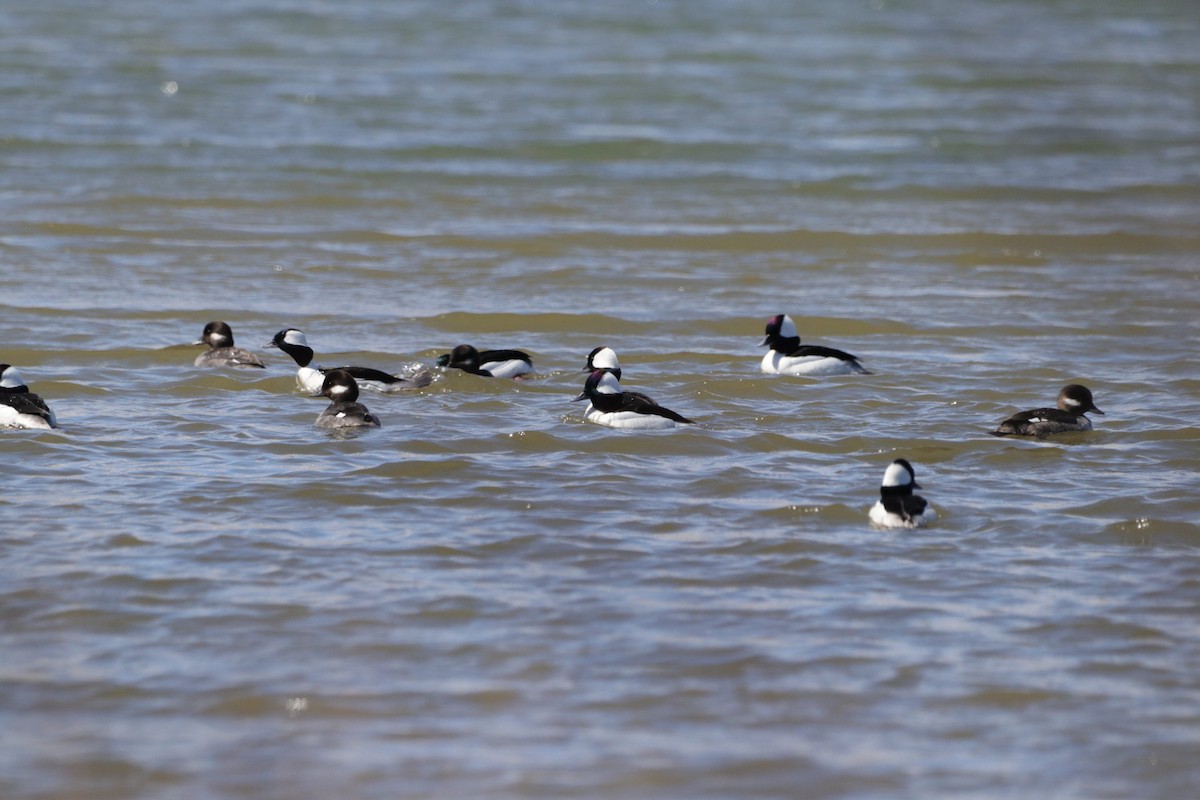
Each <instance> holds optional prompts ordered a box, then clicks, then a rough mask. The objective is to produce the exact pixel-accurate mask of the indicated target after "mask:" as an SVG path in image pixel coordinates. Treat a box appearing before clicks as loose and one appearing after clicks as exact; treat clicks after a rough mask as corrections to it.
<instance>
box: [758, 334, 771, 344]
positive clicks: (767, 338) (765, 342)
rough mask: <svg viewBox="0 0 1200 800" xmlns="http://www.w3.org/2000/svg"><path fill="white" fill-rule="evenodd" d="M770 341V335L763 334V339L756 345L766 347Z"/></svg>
mask: <svg viewBox="0 0 1200 800" xmlns="http://www.w3.org/2000/svg"><path fill="white" fill-rule="evenodd" d="M770 343H771V337H770V336H764V337H763V340H762V341H761V342H759V343H758V346H759V347H766V346H767V345H769V344H770Z"/></svg>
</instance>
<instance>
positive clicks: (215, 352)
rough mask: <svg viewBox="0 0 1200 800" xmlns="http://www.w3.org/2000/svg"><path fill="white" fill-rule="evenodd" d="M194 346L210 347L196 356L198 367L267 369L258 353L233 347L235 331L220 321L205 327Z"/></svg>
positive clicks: (214, 321)
mask: <svg viewBox="0 0 1200 800" xmlns="http://www.w3.org/2000/svg"><path fill="white" fill-rule="evenodd" d="M192 345H193V346H194V345H208V347H209V349H208V350H207V351H205V352H203V353H201V354H200V355H198V356H196V361H195V365H196V366H197V367H240V368H250V367H257V368H259V369H265V366H266V365H264V364H263V361H262V359H261V358H259V356H258V354H257V353H252V352H250V351H249V350H245V349H243V348H241V347H234V346H233V329H232V328H230V327H229V326H228V325H226V324H225V323H224V322H221V321H220V320H213V321H212V322H210V323H208V324H207V325H205V326H204V332H203V333H202V334H200V338H199V339H197V340H196V341H194V342H192Z"/></svg>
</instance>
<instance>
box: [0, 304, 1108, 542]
mask: <svg viewBox="0 0 1200 800" xmlns="http://www.w3.org/2000/svg"><path fill="white" fill-rule="evenodd" d="M192 344H194V345H205V346H207V347H208V348H209V349H208V350H206V351H205V352H204V353H201V354H200V355H199V356H198V357H197V358H196V361H195V365H196V366H198V367H238V368H251V369H253V368H260V369H261V368H263V367H265V364H264V363H263V360H262V358H260V357H259V356H258V355H257V354H256V353H253V352H251V351H249V350H245V349H243V348H241V347H238V346H236V345H235V344H234V340H233V331H232V330H231V329H230V327H229V325H227V324H226V323H224V322H221V321H214V322H210V323H208V324H207V325H206V326H205V327H204V332H203V333H202V335H201V337H200V339H199V340H198V341H195V342H193V343H192ZM762 346H765V347H767V348H768V350H767V354H766V355H765V356H764V357H763V359H762V364H761V369H762V371H763V372H765V373H769V374H775V375H804V376H814V377H815V376H825V375H849V374H870V372H869V371H868V370H867V369H866V368H865V367H863V365H862V364H861V363H859V360H858V358H856V357H855V356H853V355H851V354H849V353H846V352H844V351H841V350H835V349H833V348H829V347H821V346H818V345H803V344H801V343H800V335H799V334H798V333H797V331H796V325H795V323H794V322H793V321H792V318H791V317H789V316H787V315H786V314H777V315H776V316H773V317H771V318H770V319H769V320H768V321H767V325H766V336H765V337H764V338H763V340H762ZM264 347H274V348H278V349H280V350H282V351H283V352H285V353H287V354H288V355H289V356H291V357H292V359H293V360H294V361H295V362H296V365H297V370H296V383H297V384H298V385H299V387H300V388H302V389H304V390H305V391H307V392H309V394H311V395H312V396H314V397H327V398H329V401H330V403H329V406H328V407H327V408H325V409H324V410H323V411H322V412H321V414H320V416H318V417H317V420H316V422H315V423H314V424H315V425H316V426H317V427H320V428H331V429H345V428H371V427H374V428H378V427H380V426H381V423H380V421H379V417H377V416H376V415H375V414H373V413H371V412H370V411H369V410H368V409H367V407H366V406H364V405H363V404H362V403H360V402H358V397H359V389H360V387H363V388H369V389H372V390H375V391H379V392H395V391H406V390H412V389H420V388H422V387H425V386H428V385H429V384H430V383H431V382H432V380H433V375H432V373H431V372H430V370H429V369H428V368H426V367H421V368H419V369H418V370H416V371H415V372H413V373H411V374H409V375H407V376H400V375H394V374H392V373H389V372H384V371H383V370H378V369H373V368H371V367H359V366H344V367H321V366H319V365H317V364H315V363H314V361H313V359H314V357H315V353H314V351H313V349H312V348H311V347H310V346H309V344H308V340H307V339H306V338H305V336H304V333H303V332H302V331H300V330H298V329H296V328H285V329H284V330H281V331H279V332H278V333H276V334H275V336H274V337H273V338H272V339H271V341H270V342H267V343H266V344H265V345H264ZM437 365H438V366H439V367H444V368H448V369H459V370H462V371H464V372H468V373H470V374H472V375H479V376H482V377H491V378H515V379H519V378H521V377H522V376H523V375H527V374H529V373H531V372H533V362H532V360H531V359H530V357H529V355H528V354H527V353H524V352H522V351H520V350H483V351H480V350H476V349H475V348H474V347H472V346H471V345H468V344H463V345H459V346H458V347H455V348H454V349H453V350H452V351H451V352H449V353H446V354H443V355H442V356H440V357H439V358H438V360H437ZM584 370H585V371H586V372H587V373H588V377H587V380H586V381H585V382H584V385H583V391H582V392H580V394H579V396H578V397H576V398H575V400H587V401H588V405H587V408H586V409H585V410H584V418H585V419H586V420H588V421H589V422H593V423H596V424H598V425H605V426H608V427H611V428H622V429H627V430H661V429H666V428H673V427H676V426H678V425H689V424H692V421H691V420H689V419H687V418H686V417H684V416H682V415H680V414H678V413H676V412H675V411H672V410H671V409H669V408H666V407H664V406H662V405H659V404H658V403H657V402H656V401H655V400H654V399H653V398H651V397H649V396H647V395H645V394H642V393H641V392H630V391H624V390H623V389H622V388H621V383H620V380H621V365H620V362H619V361H618V359H617V354H616V352H615V351H614V350H613V349H612V348H611V347H597V348H595V349H594V350H592V351H591V352H590V353H589V354H588V356H587V362H586V364H585V365H584ZM1088 412H1095V413H1097V414H1101V415H1103V414H1104V412H1103V411H1101V410H1100V409H1099V408H1097V407H1096V405H1095V402H1094V401H1093V399H1092V393H1091V391H1089V390H1088V388H1087V387H1085V386H1081V385H1079V384H1074V383H1073V384H1068V385H1067V386H1064V387H1063V388H1062V391H1060V392H1059V394H1058V402H1057V406H1056V407H1055V408H1035V409H1030V410H1028V411H1021V412H1019V413H1016V414H1013V415H1012V416H1011V417H1009V418H1008V419H1006V420H1004V421H1003V422H1001V423H1000V424H999V426H998V427H997V428H996V430H994V431H990V433H991V434H992V435H994V436H1036V437H1045V436H1050V435H1053V434H1057V433H1063V432H1067V431H1090V430H1091V429H1092V423H1091V420H1089V419H1088V418H1087V416H1086V414H1088ZM0 426H9V427H17V428H55V427H57V426H58V422H57V420H56V419H55V416H54V412H53V411H51V410H50V407H49V406H48V405H47V404H46V402H45V401H44V400H42V398H41V397H39V396H38V395H36V394H34V393H32V392H30V391H29V387H28V386H26V385H25V381H24V380H23V379H22V378H21V374H20V373H19V372H18V371H17V368H16V367H14V366H11V365H9V364H0ZM919 488H921V486H920V484H918V483H917V481H916V474H915V472H914V471H913V467H912V465H911V464H910V463H909V462H908V461H907V460H905V459H903V458H898V459H896V460H895V461H893V462H892V463H891V464H890V465H888V467H887V470H886V471H885V472H884V475H883V483H882V485H881V486H880V489H879V494H880V497H879V501H878V502H877V503H876V504H875V505H874V506H873V507H872V508H871V510H870V513H869V516H870V519H871V521H872V522H873V523H875V524H876V525H880V526H883V527H889V528H919V527H923V526H924V525H926V524H928V523H929V522H930V521H932V520H933V519H934V518H935V516H936V515H935V514H934V511H933V509H931V508H930V507H929V504H928V503H927V502H926V500H925V498H923V497H921V496H919V495H916V494H914V493H913V490H914V489H919Z"/></svg>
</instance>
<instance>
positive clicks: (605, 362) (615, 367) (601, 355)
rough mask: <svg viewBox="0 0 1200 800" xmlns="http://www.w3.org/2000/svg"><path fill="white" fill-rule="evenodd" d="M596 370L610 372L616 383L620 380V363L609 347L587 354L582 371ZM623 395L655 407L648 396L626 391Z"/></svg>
mask: <svg viewBox="0 0 1200 800" xmlns="http://www.w3.org/2000/svg"><path fill="white" fill-rule="evenodd" d="M598 369H601V370H604V371H605V372H611V373H612V374H613V377H615V378H616V379H617V380H618V381H620V380H621V362H620V361H618V360H617V353H616V351H615V350H613V349H612V348H611V347H597V348H595V349H593V350H592V352H590V353H588V357H587V363H586V364H584V365H583V371H584V372H587V373H592V372H595V371H596V370H598ZM625 394H628V395H633V396H634V397H640V398H642V399H643V400H645V401H646V402H648V403H654V404H655V405H657V403H656V402H655V400H654V398H652V397H650V395H647V394H642V393H641V392H630V391H626V392H625ZM585 416H586V415H585Z"/></svg>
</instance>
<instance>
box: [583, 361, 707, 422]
mask: <svg viewBox="0 0 1200 800" xmlns="http://www.w3.org/2000/svg"><path fill="white" fill-rule="evenodd" d="M575 399H576V400H589V401H590V402H589V403H588V407H587V409H585V410H584V412H583V416H584V419H586V420H587V421H588V422H594V423H596V424H597V425H607V426H608V427H610V428H624V429H627V430H659V429H663V428H674V427H675V426H677V425H680V424H685V425H687V424H691V422H692V421H691V420H690V419H687V418H685V417H682V416H680V415H679V414H676V413H675V412H674V411H672V410H671V409H669V408H663V407H662V406H660V405H659V404H658V403H656V402H654V401H653V400H651V399H649V398H648V397H646V396H645V395H639V394H637V393H636V392H623V391H621V383H620V381H618V380H617V376H616V375H614V374H613V373H611V372H608V371H607V370H603V369H598V370H596V371H594V372H593V373H592V374H591V375H589V376H588V379H587V382H586V383H584V385H583V391H582V392H581V393H580V394H579V396H578V397H576V398H575Z"/></svg>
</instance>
